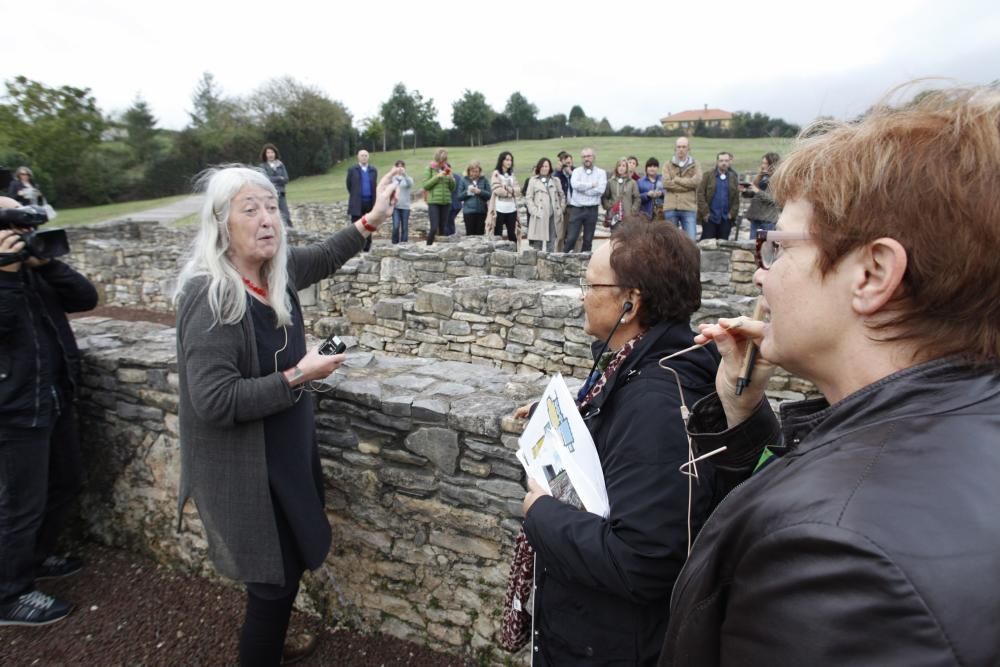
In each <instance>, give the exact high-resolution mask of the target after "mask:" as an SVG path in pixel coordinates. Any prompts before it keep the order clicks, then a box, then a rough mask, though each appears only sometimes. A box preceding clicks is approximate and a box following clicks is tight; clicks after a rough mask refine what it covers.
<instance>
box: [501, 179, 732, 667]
mask: <svg viewBox="0 0 1000 667" xmlns="http://www.w3.org/2000/svg"><path fill="white" fill-rule="evenodd" d="M629 181H630V182H631V179H629ZM644 220H645V219H644V218H641V217H640V218H636V219H635V220H626V223H625V224H622V225H618V226H617V227H615V229H614V230H613V232H612V235H611V240H610V242H609V243H607V244H604V245H602V246H600V247H599V248H598V249H597V250H596V251H595V252H594V254H593V256H592V257H591V260H590V262H589V264H588V265H587V273H586V276H585V278H584V279H582V280H581V282H580V285H581V289H582V297H581V298H582V304H583V311H584V315H585V319H584V331H586V333H587V334H589V335H590V336H593V337H594V339H595V341H596V342H595V344H594V351H595V355H596V357H597V359H596V363H595V366H594V371H593V373H592V374H591V376H590V377H589V378H588V379H587V381H586V382H585V383H584V385H583V387H582V388H581V390H580V392H579V395H578V396H577V402H578V405H579V409H580V414H581V415H582V416H583V418H584V420H585V421H586V423H587V427H588V428H589V430H590V433H591V435H592V436H593V438H594V443H595V445H596V447H597V453H598V455H599V456H600V459H601V467H602V469H603V472H604V481H605V485H606V487H607V492H608V500H609V503H610V507H611V510H610V515H609V516H608V517H607V518H602V517H600V516H598V515H596V514H592V513H590V512H587V511H584V510H581V509H578V508H576V507H573V506H572V505H569V504H567V503H564V502H561V501H559V500H556V499H555V498H554V497H552V496H551V495H549V493H548V491H547V490H543V489H542V488H541V487H539V486H538V485H537V484H536V483H535V482H533V481H530V482H529V490H528V493H527V495H526V496H525V499H524V505H523V509H524V515H525V519H524V531H525V533H526V535H527V539H528V542H529V543H530V545H531V547H533V548H534V551H535V553H536V555H537V562H536V565H535V572H534V574H535V585H536V586H537V589H536V590H535V606H534V629H535V632H534V634H533V637H532V640H533V643H534V647H533V649H532V656H533V658H534V664H535V665H556V664H560V665H561V664H572V665H589V664H593V665H598V664H602V665H603V664H609V663H612V662H614V663H616V664H618V663H620V664H628V665H652V664H655V663H656V659H657V656H658V655H659V652H660V647H661V643H662V640H663V635H664V632H665V631H666V625H667V606H668V602H669V598H670V591H671V589H672V588H673V584H674V579H675V578H676V577H677V573H678V572H679V571H680V568H681V565H682V564H683V563H684V560H685V558H686V556H687V550H688V547H689V539H691V538H693V536H694V535H696V534H697V532H698V529H699V527H700V526H701V523H702V522H703V521H704V519H705V517H706V516H707V514H708V508H709V505H710V502H711V500H712V492H713V489H714V475H713V473H712V471H711V470H710V466H703V467H702V468H701V470H700V480H699V481H698V482H693V481H692V480H691V479H690V478H689V477H687V476H685V475H684V474H683V473H682V472H681V470H680V467H681V466H682V465H683V464H684V463H685V462H686V461H687V460H688V441H687V437H686V435H685V432H684V421H683V418H682V411H681V407H682V404H686V405H689V406H690V405H694V403H695V402H697V401H698V400H699V399H700V398H701V397H702V396H705V395H706V394H708V393H710V392H711V391H712V382H713V379H714V377H715V374H716V370H717V368H718V354H717V353H716V352H715V350H714V348H713V347H711V346H710V347H704V348H699V349H696V350H693V351H691V352H690V353H688V354H684V355H682V356H679V357H677V358H674V359H670V360H669V361H665V362H664V366H661V365H660V361H661V359H663V358H664V357H667V356H669V355H671V354H673V353H675V352H678V351H680V350H684V349H685V348H688V347H690V346H691V344H692V342H693V339H694V336H695V334H694V332H693V331H692V330H691V326H690V323H689V322H690V318H691V314H692V313H693V312H694V311H695V310H697V309H698V308H699V307H700V305H701V276H700V273H699V251H698V248H697V246H695V244H694V243H693V242H692V241H691V240H690V239H688V238H687V237H686V236H685V235H684V233H683V232H682V231H680V230H679V229H677V228H676V227H673V226H669V225H648V224H638V223H640V222H643V221H644ZM665 367H668V368H669V369H670V370H667V368H665ZM527 412H528V410H527V409H524V408H522V409H520V410H519V411H518V413H517V414H519V415H522V416H523V415H525V414H526V413H527Z"/></svg>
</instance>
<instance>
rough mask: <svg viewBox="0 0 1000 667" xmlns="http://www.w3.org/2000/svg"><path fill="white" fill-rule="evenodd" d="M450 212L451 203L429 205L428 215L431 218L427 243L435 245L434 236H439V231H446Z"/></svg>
mask: <svg viewBox="0 0 1000 667" xmlns="http://www.w3.org/2000/svg"><path fill="white" fill-rule="evenodd" d="M450 213H451V204H428V205H427V216H428V217H429V218H430V226H429V227H428V228H427V245H434V237H435V236H437V234H438V232H441V233H442V234H443V233H444V228H445V225H447V224H448V215H449V214H450Z"/></svg>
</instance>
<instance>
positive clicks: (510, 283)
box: [69, 205, 814, 400]
mask: <svg viewBox="0 0 1000 667" xmlns="http://www.w3.org/2000/svg"><path fill="white" fill-rule="evenodd" d="M331 210H332V211H334V213H335V214H336V215H334V213H330V211H331ZM303 211H307V212H308V215H306V213H304V212H303ZM323 213H325V214H326V215H327V217H326V218H323V217H322V215H321V214H323ZM418 213H422V214H424V216H426V213H425V212H424V211H421V210H420V209H415V211H414V215H415V216H417V214H418ZM295 214H296V219H297V222H298V224H299V226H298V227H296V228H295V230H294V231H293V232H292V242H293V243H307V242H310V241H313V240H318V239H319V238H322V236H323V234H321V233H320V232H318V231H306V230H303V229H300V227H319V226H322V225H326V228H327V229H337V228H342V227H343V226H344V224H345V223H344V220H345V218H346V216H345V215H342V214H340V212H339V209H338V208H337V207H325V208H324V207H320V206H318V205H302V206H299V207H296V208H295ZM335 220H336V221H339V222H336V223H335V222H334V221H335ZM193 232H194V229H193V228H185V229H179V230H178V229H175V228H172V227H166V226H162V225H157V224H155V223H131V222H125V223H117V224H115V225H111V226H101V225H98V226H93V227H80V228H74V229H71V230H69V234H70V240H71V247H72V248H73V253H72V255H71V256H70V259H69V261H70V262H71V263H72V264H73V265H74V266H76V267H77V268H79V269H80V270H81V271H82V272H83V273H85V274H86V275H88V276H89V277H90V278H91V279H92V280H93V281H94V282H95V283H96V284H97V285H98V286H99V290H100V291H101V294H102V303H103V304H106V305H118V306H129V307H138V308H145V309H150V310H157V311H165V312H170V311H172V310H173V305H172V303H171V295H172V293H173V290H174V287H175V285H176V277H177V273H178V271H179V269H180V266H181V264H182V261H183V256H184V253H185V252H186V250H187V248H188V247H189V245H190V243H191V238H192V236H193ZM327 233H329V232H327ZM382 233H383V234H384V233H385V229H384V228H383V230H382ZM700 246H701V249H702V289H703V299H702V308H701V309H700V310H699V311H698V312H697V313H695V314H694V316H693V318H692V323H693V324H697V323H699V322H703V321H714V320H715V319H717V318H718V317H725V316H735V315H738V314H741V313H742V314H748V313H749V312H750V310H751V309H752V306H753V298H754V296H753V295H755V294H756V288H755V287H754V286H753V284H752V277H753V271H754V260H753V253H752V249H751V248H752V246H751V244H750V243H749V242H746V241H743V242H731V241H721V242H717V241H707V242H703V243H701V244H700ZM587 259H588V256H587V255H577V254H570V255H564V254H562V253H554V254H549V253H545V252H541V251H537V250H526V251H524V252H522V253H520V254H518V253H517V252H516V251H515V249H514V245H513V244H511V243H508V242H503V241H501V242H493V241H489V240H486V239H483V238H463V239H462V240H460V241H457V242H455V241H452V242H441V243H437V244H435V245H434V246H430V247H428V246H425V245H423V244H422V243H410V244H400V245H396V246H393V245H389V244H386V245H381V244H377V245H375V246H374V248H373V250H372V252H371V253H368V254H364V255H360V256H358V257H355V258H354V259H352V260H350V261H349V262H348V263H347V264H345V265H344V267H342V268H341V270H340V271H338V272H337V274H335V275H334V276H333V277H332V278H331V279H329V280H324V281H322V282H321V283H320V284H319V285H318V286H317V287H316V288H314V289H312V290H309V291H308V292H307V293H304V294H303V295H302V302H303V306H304V312H303V314H304V317H305V319H306V325H307V327H308V328H310V329H311V330H312V331H313V333H315V334H316V335H320V336H325V335H328V334H330V333H338V334H341V335H343V336H346V337H347V338H348V341H349V342H350V343H352V344H353V343H356V344H358V345H359V346H360V347H361V348H362V349H366V350H375V351H384V352H387V353H389V354H393V355H403V356H420V357H434V358H439V359H447V360H451V361H464V362H469V363H477V364H483V365H489V366H493V367H497V368H502V369H505V370H509V371H512V372H516V373H523V374H534V373H538V372H544V373H549V374H551V373H554V372H561V373H563V374H564V375H567V376H572V377H578V378H582V377H583V376H584V375H585V374H586V373H587V370H588V369H589V368H590V365H591V363H592V360H591V358H590V353H589V344H590V342H591V338H590V337H589V336H587V335H586V334H585V333H584V332H583V312H582V307H581V304H580V301H579V299H578V294H579V290H578V289H577V287H576V285H577V281H578V280H579V278H580V276H581V275H583V273H584V272H585V270H586V261H587ZM770 391H771V396H772V398H773V399H775V400H785V399H797V398H801V397H803V396H804V395H806V394H808V393H810V392H813V391H814V390H813V389H812V387H811V386H810V385H808V384H806V383H803V382H802V381H800V380H797V379H795V378H792V377H789V376H787V375H785V374H779V375H776V376H775V377H774V378H773V379H772V382H771V385H770Z"/></svg>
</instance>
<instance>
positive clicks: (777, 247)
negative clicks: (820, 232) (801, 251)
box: [754, 229, 813, 271]
mask: <svg viewBox="0 0 1000 667" xmlns="http://www.w3.org/2000/svg"><path fill="white" fill-rule="evenodd" d="M812 237H813V236H812V234H810V233H809V232H806V231H801V232H785V231H778V230H774V229H762V230H760V231H758V232H757V247H756V249H755V250H754V258H755V259H756V260H757V266H758V267H760V268H762V269H764V270H765V271H767V270H768V269H770V268H771V265H772V264H774V263H775V262H776V261H777V259H778V257H779V256H780V255H781V242H782V241H808V240H810V239H812Z"/></svg>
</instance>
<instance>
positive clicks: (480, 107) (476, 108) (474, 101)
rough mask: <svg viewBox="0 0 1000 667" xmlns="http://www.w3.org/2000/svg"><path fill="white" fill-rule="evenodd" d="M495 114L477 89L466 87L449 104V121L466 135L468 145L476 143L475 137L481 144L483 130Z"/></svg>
mask: <svg viewBox="0 0 1000 667" xmlns="http://www.w3.org/2000/svg"><path fill="white" fill-rule="evenodd" d="M495 115H496V112H495V111H493V109H492V108H490V105H489V104H488V103H487V102H486V97H485V96H484V95H483V94H482V93H481V92H479V91H478V90H477V91H471V90H469V89H468V88H466V89H465V92H464V93H462V97H461V98H459V99H457V100H455V102H454V103H453V104H452V105H451V122H452V123H454V124H455V128H456V129H457V130H459V131H460V132H462V133H463V134H465V135H467V136H468V138H469V145H470V146H475V145H476V142H475V140H476V138H477V137H478V139H479V145H480V146H482V145H483V130H485V129H487V128H488V127H489V126H490V123H491V122H492V121H493V117H494V116H495Z"/></svg>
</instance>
